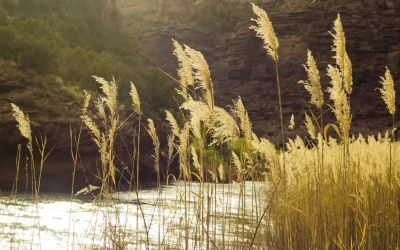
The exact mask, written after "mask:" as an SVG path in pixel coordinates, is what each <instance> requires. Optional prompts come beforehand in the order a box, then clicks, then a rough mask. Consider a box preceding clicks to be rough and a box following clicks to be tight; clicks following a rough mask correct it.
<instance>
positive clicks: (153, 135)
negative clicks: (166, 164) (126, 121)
mask: <svg viewBox="0 0 400 250" xmlns="http://www.w3.org/2000/svg"><path fill="white" fill-rule="evenodd" d="M147 121H148V123H149V125H148V129H147V132H148V133H149V135H150V137H151V139H152V140H153V146H154V155H153V157H154V169H155V171H156V172H158V171H159V170H160V140H159V139H158V136H157V132H156V127H155V126H154V122H153V120H152V119H150V118H149V119H147Z"/></svg>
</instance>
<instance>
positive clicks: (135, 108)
mask: <svg viewBox="0 0 400 250" xmlns="http://www.w3.org/2000/svg"><path fill="white" fill-rule="evenodd" d="M129 94H130V96H131V98H132V105H133V111H134V112H135V113H136V114H140V113H141V111H140V110H141V107H140V99H139V94H138V92H137V89H136V87H135V84H133V82H131V90H130V92H129Z"/></svg>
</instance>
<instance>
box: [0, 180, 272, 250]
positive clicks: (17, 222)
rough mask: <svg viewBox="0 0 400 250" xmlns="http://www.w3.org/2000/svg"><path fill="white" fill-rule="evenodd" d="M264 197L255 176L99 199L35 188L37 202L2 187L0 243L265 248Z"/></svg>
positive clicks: (25, 246) (18, 245)
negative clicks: (248, 179)
mask: <svg viewBox="0 0 400 250" xmlns="http://www.w3.org/2000/svg"><path fill="white" fill-rule="evenodd" d="M200 194H202V195H200ZM137 197H138V198H139V200H140V204H141V205H140V206H138V205H137ZM201 197H202V198H201ZM265 197H266V185H265V183H263V182H244V183H241V184H237V183H236V184H199V183H194V182H190V183H186V185H185V184H183V183H182V182H177V183H175V184H173V185H169V186H162V187H161V189H157V188H149V189H145V190H141V191H139V192H138V193H137V194H136V193H135V192H132V193H129V192H119V193H115V194H114V195H113V200H112V202H109V203H107V204H101V203H98V202H97V203H94V202H92V201H90V200H86V201H85V200H81V199H76V198H72V199H71V197H70V196H68V195H65V194H55V193H41V194H40V197H39V201H38V202H36V201H35V199H32V197H31V196H30V195H23V194H18V195H16V196H6V195H4V194H3V195H2V196H1V197H0V248H1V249H44V250H51V249H207V247H208V249H250V245H252V248H251V249H266V248H265V247H264V245H265V243H263V239H262V232H263V230H264V228H265V227H266V226H267V225H266V224H267V223H265V220H261V216H262V213H263V211H264V210H265V207H266V200H265ZM260 221H261V223H260V224H259V223H258V222H260ZM256 228H258V231H257V232H258V233H257V237H255V239H256V240H255V241H254V243H253V244H251V242H252V239H253V235H254V232H255V231H256ZM260 239H261V240H260Z"/></svg>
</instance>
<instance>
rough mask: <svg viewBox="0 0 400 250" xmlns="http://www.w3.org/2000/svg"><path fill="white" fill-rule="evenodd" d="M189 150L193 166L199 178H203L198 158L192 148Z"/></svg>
mask: <svg viewBox="0 0 400 250" xmlns="http://www.w3.org/2000/svg"><path fill="white" fill-rule="evenodd" d="M191 149H192V159H193V166H194V168H195V169H196V170H197V172H198V173H199V176H200V178H201V176H203V166H202V165H201V164H200V162H199V157H198V156H197V152H196V150H195V149H194V147H193V146H191ZM200 181H202V180H200Z"/></svg>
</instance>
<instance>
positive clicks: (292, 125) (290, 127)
mask: <svg viewBox="0 0 400 250" xmlns="http://www.w3.org/2000/svg"><path fill="white" fill-rule="evenodd" d="M295 125H296V124H295V122H294V115H293V114H292V116H291V117H290V122H289V127H288V128H289V129H294V126H295Z"/></svg>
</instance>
